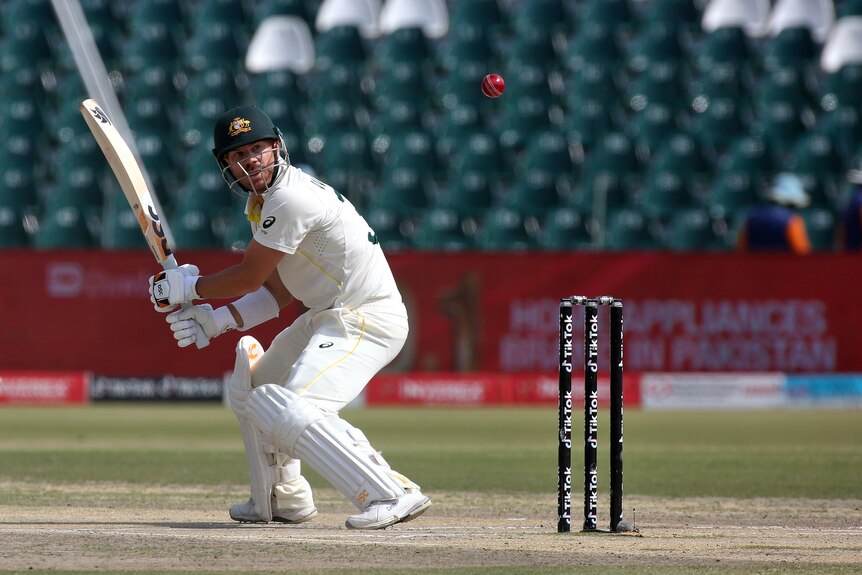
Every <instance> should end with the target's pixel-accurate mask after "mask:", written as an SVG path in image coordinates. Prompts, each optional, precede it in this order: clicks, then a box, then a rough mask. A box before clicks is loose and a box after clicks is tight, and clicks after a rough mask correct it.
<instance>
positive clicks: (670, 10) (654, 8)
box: [641, 0, 701, 34]
mask: <svg viewBox="0 0 862 575" xmlns="http://www.w3.org/2000/svg"><path fill="white" fill-rule="evenodd" d="M641 20H642V21H646V22H650V25H651V26H654V25H656V24H665V25H668V26H672V27H675V28H678V29H680V30H681V31H682V32H685V33H689V34H691V33H695V32H700V29H701V28H700V21H701V13H700V10H699V8H698V3H697V2H693V1H692V0H652V1H651V2H649V3H648V4H646V6H645V9H644V11H643V13H642V14H641Z"/></svg>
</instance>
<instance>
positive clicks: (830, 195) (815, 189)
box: [787, 133, 844, 209]
mask: <svg viewBox="0 0 862 575" xmlns="http://www.w3.org/2000/svg"><path fill="white" fill-rule="evenodd" d="M787 169H788V171H790V172H792V173H793V174H795V175H796V176H797V177H799V178H800V179H801V180H802V184H803V185H804V186H805V191H806V192H807V193H808V195H809V197H810V198H811V206H812V207H819V208H829V209H836V208H837V207H838V205H839V202H840V198H839V195H840V181H841V179H842V178H843V174H844V166H843V164H842V162H841V156H840V155H839V153H838V150H836V148H835V145H834V144H833V142H832V140H831V139H830V138H828V137H827V136H824V135H822V134H817V133H812V134H807V135H805V136H803V137H802V138H800V139H799V141H798V142H797V144H796V145H795V146H794V148H793V151H792V153H791V155H790V158H789V162H788V166H787Z"/></svg>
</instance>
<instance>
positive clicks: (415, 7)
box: [380, 0, 449, 40]
mask: <svg viewBox="0 0 862 575" xmlns="http://www.w3.org/2000/svg"><path fill="white" fill-rule="evenodd" d="M403 28H420V29H421V30H422V32H423V33H424V34H425V36H427V37H428V38H432V39H434V40H439V39H440V38H442V37H443V36H445V35H446V33H447V32H448V31H449V9H448V7H447V4H446V0H386V2H384V3H383V8H382V9H381V10H380V33H381V35H387V34H391V33H392V32H395V31H396V30H401V29H403Z"/></svg>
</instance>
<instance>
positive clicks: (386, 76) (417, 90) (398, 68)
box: [371, 62, 428, 111]
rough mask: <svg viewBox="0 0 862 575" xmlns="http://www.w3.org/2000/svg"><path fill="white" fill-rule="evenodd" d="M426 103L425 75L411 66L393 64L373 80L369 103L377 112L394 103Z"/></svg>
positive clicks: (418, 104)
mask: <svg viewBox="0 0 862 575" xmlns="http://www.w3.org/2000/svg"><path fill="white" fill-rule="evenodd" d="M427 102H428V88H427V86H426V84H425V75H424V74H423V73H422V70H421V69H420V68H418V67H416V66H415V65H413V64H408V63H406V62H400V63H395V62H393V63H391V64H390V65H389V66H387V67H386V68H384V69H383V70H382V71H381V72H380V73H379V74H378V75H377V76H376V77H375V79H374V90H373V91H372V94H371V103H372V104H373V105H374V107H375V108H376V109H377V110H378V111H379V110H384V109H386V108H388V107H390V106H393V105H395V104H396V103H407V104H412V105H416V106H423V105H425V104H426V103H427Z"/></svg>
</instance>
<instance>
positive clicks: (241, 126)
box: [227, 117, 251, 138]
mask: <svg viewBox="0 0 862 575" xmlns="http://www.w3.org/2000/svg"><path fill="white" fill-rule="evenodd" d="M243 132H251V122H249V121H248V120H246V119H245V118H239V117H237V118H234V119H233V120H231V122H230V125H229V126H228V132H227V133H228V135H229V136H230V137H231V138H233V137H234V136H238V135H240V134H242V133H243Z"/></svg>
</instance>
